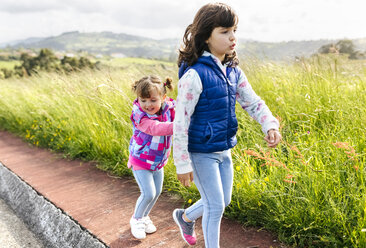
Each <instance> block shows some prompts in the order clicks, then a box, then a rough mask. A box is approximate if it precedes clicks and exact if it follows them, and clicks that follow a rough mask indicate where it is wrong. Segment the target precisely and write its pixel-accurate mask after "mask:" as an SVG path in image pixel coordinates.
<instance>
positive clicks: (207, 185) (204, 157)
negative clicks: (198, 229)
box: [185, 150, 233, 248]
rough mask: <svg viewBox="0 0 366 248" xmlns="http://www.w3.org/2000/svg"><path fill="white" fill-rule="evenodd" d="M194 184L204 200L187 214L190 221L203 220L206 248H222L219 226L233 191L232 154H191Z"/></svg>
mask: <svg viewBox="0 0 366 248" xmlns="http://www.w3.org/2000/svg"><path fill="white" fill-rule="evenodd" d="M190 158H191V161H192V167H193V179H194V183H195V185H196V186H197V188H198V191H199V192H200V195H201V199H200V200H198V201H197V202H196V203H195V204H193V205H192V206H190V207H189V208H187V209H186V210H185V213H186V216H187V218H188V219H190V220H192V221H193V220H196V219H197V218H199V217H201V216H203V217H202V230H203V236H204V239H205V247H206V248H217V247H219V241H220V224H221V218H222V214H223V213H224V210H225V207H226V206H227V205H229V204H230V201H231V193H232V188H233V163H232V159H231V151H230V150H225V151H223V152H216V153H190Z"/></svg>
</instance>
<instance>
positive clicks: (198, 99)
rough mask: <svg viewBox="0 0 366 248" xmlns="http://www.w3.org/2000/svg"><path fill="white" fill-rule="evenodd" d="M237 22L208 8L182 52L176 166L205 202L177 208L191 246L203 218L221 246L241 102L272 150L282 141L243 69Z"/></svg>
mask: <svg viewBox="0 0 366 248" xmlns="http://www.w3.org/2000/svg"><path fill="white" fill-rule="evenodd" d="M237 24H238V17H237V15H236V14H235V12H234V11H233V10H232V9H231V8H230V7H229V6H227V5H226V4H222V3H215V4H207V5H205V6H203V7H202V8H201V9H200V10H199V11H198V12H197V14H196V16H195V18H194V20H193V23H192V24H191V25H189V26H188V27H187V29H186V31H185V34H184V37H183V42H184V45H183V47H182V48H181V49H180V51H179V52H180V53H179V58H178V65H179V66H180V69H179V77H180V80H179V84H178V85H179V86H178V98H177V115H176V119H175V121H174V136H173V139H174V147H173V148H174V153H173V155H174V163H175V165H176V168H177V174H178V179H179V181H180V182H181V183H182V184H183V185H185V186H189V184H190V181H191V180H192V179H193V178H194V182H195V185H196V186H197V188H198V190H199V192H200V195H201V199H200V200H199V201H197V202H196V203H195V204H193V205H192V206H190V207H189V208H187V209H176V210H174V212H173V218H174V220H175V222H176V223H177V225H178V226H179V228H180V231H181V235H182V238H183V239H184V240H185V241H186V242H187V243H188V244H189V245H194V244H195V243H196V236H195V232H194V222H195V220H196V219H197V218H199V217H201V216H203V218H202V229H203V235H204V240H205V247H206V248H217V247H219V236H220V222H221V217H222V214H223V212H224V209H225V207H226V206H227V205H228V204H229V203H230V201H231V193H232V185H233V164H232V159H231V152H230V149H231V148H233V147H234V146H235V145H236V143H237V140H236V137H235V134H236V131H237V128H238V122H237V119H236V115H235V103H236V100H237V101H238V102H239V104H240V105H241V106H242V108H243V109H245V110H246V111H247V112H248V113H249V115H250V116H252V117H253V118H254V119H255V120H257V121H258V122H259V123H260V124H261V125H262V130H263V132H264V133H265V135H266V137H265V140H266V141H267V142H268V145H269V146H270V147H275V146H276V145H277V144H278V143H279V142H280V140H281V135H280V133H279V132H278V127H279V125H278V121H277V120H276V118H274V117H273V115H272V113H271V112H270V110H269V109H268V107H267V106H266V105H265V103H264V101H263V100H261V99H260V98H259V97H258V96H257V95H256V94H255V92H254V91H253V89H252V87H251V86H250V84H249V83H248V81H247V78H246V76H245V75H244V73H243V71H242V70H241V69H240V68H239V67H237V65H238V63H239V61H238V59H237V56H236V52H235V46H236V37H235V32H236V29H237ZM192 171H193V173H192Z"/></svg>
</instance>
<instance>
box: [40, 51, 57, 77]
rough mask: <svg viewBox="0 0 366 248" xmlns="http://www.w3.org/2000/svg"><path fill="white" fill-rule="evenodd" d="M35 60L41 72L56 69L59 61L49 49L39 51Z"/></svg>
mask: <svg viewBox="0 0 366 248" xmlns="http://www.w3.org/2000/svg"><path fill="white" fill-rule="evenodd" d="M35 60H36V64H37V65H38V66H39V69H41V70H45V71H53V70H55V69H58V63H59V60H58V58H57V57H56V56H55V54H54V53H53V52H52V51H51V50H50V49H47V48H44V49H41V51H40V52H39V55H38V56H37V57H36V58H35Z"/></svg>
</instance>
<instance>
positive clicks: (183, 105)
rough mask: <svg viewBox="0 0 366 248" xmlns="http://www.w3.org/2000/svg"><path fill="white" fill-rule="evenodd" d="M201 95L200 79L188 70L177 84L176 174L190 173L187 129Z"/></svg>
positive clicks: (175, 122)
mask: <svg viewBox="0 0 366 248" xmlns="http://www.w3.org/2000/svg"><path fill="white" fill-rule="evenodd" d="M201 93H202V82H201V79H200V77H199V75H198V73H197V72H196V71H195V70H194V69H189V70H188V71H187V72H186V73H185V74H184V75H183V76H182V77H181V79H180V80H179V82H178V96H177V106H176V112H175V119H174V126H173V158H174V165H175V167H176V169H177V174H185V173H188V172H191V171H192V165H191V160H190V158H189V152H188V128H189V125H190V121H191V116H192V114H193V113H194V109H195V107H196V105H197V102H198V99H199V97H200V95H201Z"/></svg>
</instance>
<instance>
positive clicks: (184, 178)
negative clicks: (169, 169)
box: [177, 172, 193, 187]
mask: <svg viewBox="0 0 366 248" xmlns="http://www.w3.org/2000/svg"><path fill="white" fill-rule="evenodd" d="M177 178H178V180H179V181H180V183H181V184H183V186H184V187H190V186H191V182H193V172H188V173H185V174H177Z"/></svg>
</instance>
